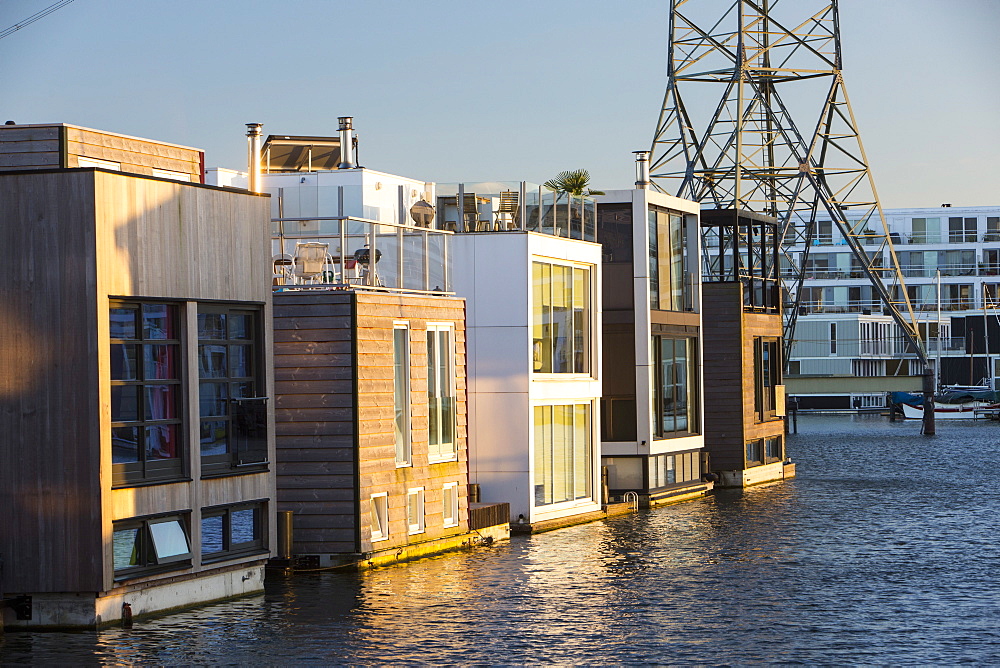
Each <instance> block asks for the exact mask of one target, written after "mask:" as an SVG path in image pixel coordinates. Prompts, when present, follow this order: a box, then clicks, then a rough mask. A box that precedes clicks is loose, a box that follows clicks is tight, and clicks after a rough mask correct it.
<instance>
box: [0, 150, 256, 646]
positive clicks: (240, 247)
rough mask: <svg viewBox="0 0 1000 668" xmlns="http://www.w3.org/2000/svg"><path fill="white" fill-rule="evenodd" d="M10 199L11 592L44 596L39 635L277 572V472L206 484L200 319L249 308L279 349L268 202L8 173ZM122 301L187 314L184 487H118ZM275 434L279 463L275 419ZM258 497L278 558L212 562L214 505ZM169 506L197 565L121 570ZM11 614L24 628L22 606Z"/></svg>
mask: <svg viewBox="0 0 1000 668" xmlns="http://www.w3.org/2000/svg"><path fill="white" fill-rule="evenodd" d="M0 202H3V206H2V207H0V245H2V247H3V248H4V249H5V252H6V254H7V257H8V258H9V259H10V263H9V264H8V269H9V271H8V272H7V275H6V277H5V280H4V281H3V284H2V287H0V331H2V332H3V334H2V336H0V367H2V368H3V369H4V373H3V374H0V397H2V402H0V433H3V434H4V443H3V446H2V447H0V507H2V508H3V509H4V521H3V525H2V531H0V553H2V554H3V561H4V568H3V570H2V571H0V593H2V594H3V595H5V596H13V595H31V596H35V598H36V601H35V605H34V608H35V614H34V618H33V620H30V622H29V623H28V624H27V625H43V626H44V625H56V626H76V625H83V626H94V625H97V624H100V623H102V622H108V621H111V620H113V619H116V618H117V617H118V616H120V615H121V607H122V603H123V601H124V602H130V601H131V602H132V603H133V604H134V606H133V611H134V613H135V614H142V613H143V612H151V611H154V610H156V609H162V608H164V607H172V605H185V604H186V605H190V604H192V603H196V602H198V601H200V600H208V599H211V598H221V597H223V596H225V595H227V593H226V592H225V591H224V590H225V587H226V585H222V584H221V583H222V580H223V579H226V578H229V577H235V578H236V580H239V573H236V572H235V571H236V569H243V570H242V571H241V572H242V573H245V572H246V569H247V568H251V567H259V569H260V574H261V576H262V572H263V563H264V561H265V560H266V559H267V558H268V556H269V550H268V547H267V546H268V545H271V544H273V540H271V539H270V532H271V531H273V527H272V526H271V524H272V523H271V522H269V521H268V519H267V517H266V514H267V512H268V510H269V509H270V510H273V508H270V506H269V505H268V504H269V501H270V500H271V499H272V497H273V493H274V492H273V490H274V483H273V475H272V474H271V473H270V472H269V470H268V468H267V466H266V465H265V466H258V467H256V468H253V469H251V470H248V471H237V470H235V469H234V470H233V471H232V472H231V473H232V474H231V475H222V476H218V477H214V478H211V479H209V478H205V477H203V476H202V472H201V464H200V457H199V456H198V453H199V441H200V438H201V437H200V435H199V418H198V410H199V402H198V364H199V362H198V356H197V350H198V346H197V324H196V321H197V316H198V314H199V312H200V311H199V308H200V305H201V304H204V303H213V304H214V303H222V302H225V303H230V304H233V303H241V304H246V305H248V308H251V309H254V310H255V311H256V312H258V313H259V314H260V330H261V331H260V337H261V338H260V342H259V343H260V346H262V347H263V348H267V347H269V345H270V333H269V330H270V327H269V326H268V324H269V318H270V285H269V283H270V276H269V273H268V272H267V267H266V264H265V263H264V262H262V261H261V260H262V258H266V257H267V255H268V239H267V221H268V213H269V205H268V199H267V197H264V196H258V195H253V194H250V193H246V192H240V191H233V190H222V189H217V188H210V187H207V186H202V185H198V184H189V183H180V182H171V181H165V180H161V179H154V178H147V177H142V176H136V175H130V174H123V173H117V172H107V171H102V170H94V169H64V170H41V171H24V172H8V173H0ZM115 300H130V301H136V302H146V301H156V302H166V303H169V304H171V305H172V307H173V308H175V309H176V312H177V313H178V316H179V331H178V333H177V335H176V337H177V338H178V339H179V340H180V343H179V345H178V349H179V359H178V366H179V368H180V369H181V371H180V376H179V378H180V383H181V384H180V386H179V387H180V395H181V396H182V401H180V402H179V406H180V408H179V412H180V418H179V424H180V427H179V430H180V432H181V436H180V446H181V448H182V453H181V454H180V455H179V457H180V461H181V469H180V472H179V473H178V475H176V476H175V477H173V478H172V479H169V480H156V481H151V482H149V483H143V484H115V483H113V477H114V475H115V468H114V466H113V464H112V448H113V444H112V436H111V427H112V425H111V409H110V406H111V403H112V397H111V380H110V378H111V360H110V357H111V354H110V350H111V345H110V341H109V308H110V307H111V305H112V304H114V303H115ZM260 363H261V364H263V365H264V366H263V367H262V368H261V377H260V384H261V386H260V388H259V391H262V392H266V393H268V394H270V392H269V390H270V387H271V382H272V379H271V374H270V365H269V363H268V361H267V360H264V359H262V360H261V362H260ZM269 440H270V443H271V446H270V452H271V457H270V461H273V425H272V430H271V432H270V439H269ZM249 500H253V501H256V502H260V503H261V504H263V505H262V506H261V507H262V508H264V511H263V512H264V514H265V517H263V518H262V520H261V521H262V522H263V530H264V532H265V536H264V537H263V539H262V541H261V543H262V546H263V547H262V549H259V550H257V551H256V552H255V553H254V554H244V555H242V556H240V557H239V558H234V559H229V560H225V559H223V560H218V561H214V562H212V563H208V562H207V561H206V562H205V563H203V562H202V559H201V550H200V543H199V539H200V530H199V525H200V522H199V519H200V514H201V511H202V509H204V508H207V507H212V506H220V505H226V504H237V503H240V502H244V501H249ZM162 513H174V514H176V515H178V516H179V517H182V518H183V522H184V524H185V531H186V532H187V534H188V535H187V539H188V540H189V542H190V548H191V555H190V559H189V560H188V561H187V562H185V563H182V564H180V565H174V566H173V567H172V568H171V569H170V570H169V572H167V573H163V572H158V573H150V574H148V575H146V574H137V575H135V576H130V577H124V578H123V577H121V576H120V573H118V572H116V570H115V554H114V551H113V545H112V536H113V532H114V531H115V528H116V523H117V522H121V521H123V520H128V519H129V518H135V517H141V516H153V515H157V514H162ZM225 574H228V575H225ZM209 575H212V576H218V577H219V578H221V579H219V580H217V582H216V587H215V588H212V589H210V590H200V589H199V585H197V584H195V583H196V582H197V581H200V580H201V579H202V578H204V577H206V576H209ZM244 579H245V578H244ZM166 581H169V582H171V583H173V585H174V586H175V587H177V588H178V591H181V592H184V593H182V594H174V595H173V599H172V600H173V604H172V605H171V603H170V601H168V600H167V598H157V597H156V596H155V595H152V594H150V593H149V591H150V588H151V587H153V586H154V585H156V584H157V583H158V582H166ZM233 593H234V592H232V591H230V592H229V593H228V595H232V594H233ZM60 597H61V598H60ZM168 598H169V597H168ZM50 602H52V604H53V605H52V607H51V609H50V608H49V606H48V603H50ZM4 619H5V621H6V623H7V624H8V626H12V625H15V624H17V623H18V622H17V621H16V620H14V619H13V617H12V616H11V615H10V611H7V614H6V615H5V617H4Z"/></svg>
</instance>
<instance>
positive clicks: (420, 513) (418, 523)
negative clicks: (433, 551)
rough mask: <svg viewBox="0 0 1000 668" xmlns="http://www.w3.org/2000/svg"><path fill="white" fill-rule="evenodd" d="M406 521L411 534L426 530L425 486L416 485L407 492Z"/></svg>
mask: <svg viewBox="0 0 1000 668" xmlns="http://www.w3.org/2000/svg"><path fill="white" fill-rule="evenodd" d="M406 523H407V525H409V529H410V533H411V534H415V533H423V532H424V488H423V487H416V488H414V489H411V490H409V491H408V492H407V493H406Z"/></svg>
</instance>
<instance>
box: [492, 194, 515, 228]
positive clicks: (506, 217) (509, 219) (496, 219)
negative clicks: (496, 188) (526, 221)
mask: <svg viewBox="0 0 1000 668" xmlns="http://www.w3.org/2000/svg"><path fill="white" fill-rule="evenodd" d="M518 197H519V193H518V192H517V191H516V190H504V191H502V192H501V193H500V206H499V207H498V208H497V210H496V211H494V212H493V227H494V229H497V230H516V229H517V228H518V223H519V222H520V221H519V220H518V219H519V217H520V212H521V209H520V207H519V206H518V204H519V202H518ZM504 223H506V225H504Z"/></svg>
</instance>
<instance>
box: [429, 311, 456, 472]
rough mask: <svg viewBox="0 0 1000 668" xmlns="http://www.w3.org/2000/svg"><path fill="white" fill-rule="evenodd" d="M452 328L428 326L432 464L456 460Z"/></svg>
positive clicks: (430, 455)
mask: <svg viewBox="0 0 1000 668" xmlns="http://www.w3.org/2000/svg"><path fill="white" fill-rule="evenodd" d="M454 355H455V354H454V348H453V347H452V331H451V326H450V325H428V326H427V431H428V434H427V456H428V457H429V459H430V460H431V461H446V460H451V459H454V458H455V456H456V453H457V452H458V449H457V444H456V441H455V404H456V401H455V382H454V376H455V365H454V361H453V360H454Z"/></svg>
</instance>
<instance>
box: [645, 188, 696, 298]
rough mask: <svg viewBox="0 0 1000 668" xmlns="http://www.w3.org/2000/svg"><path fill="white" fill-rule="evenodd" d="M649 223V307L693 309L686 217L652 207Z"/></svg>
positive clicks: (649, 213)
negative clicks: (687, 275) (688, 265)
mask: <svg viewBox="0 0 1000 668" xmlns="http://www.w3.org/2000/svg"><path fill="white" fill-rule="evenodd" d="M648 224H649V302H650V303H649V306H650V308H654V309H659V310H662V311H684V310H687V309H690V308H691V295H690V290H691V286H690V285H689V282H688V281H687V280H686V272H687V271H688V269H687V241H686V237H687V235H686V234H685V230H684V217H683V216H681V215H679V214H676V213H670V212H669V211H666V210H664V209H659V208H651V209H650V210H649V212H648Z"/></svg>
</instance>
